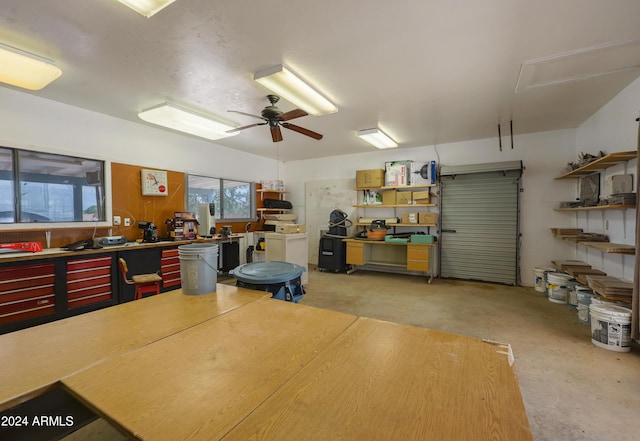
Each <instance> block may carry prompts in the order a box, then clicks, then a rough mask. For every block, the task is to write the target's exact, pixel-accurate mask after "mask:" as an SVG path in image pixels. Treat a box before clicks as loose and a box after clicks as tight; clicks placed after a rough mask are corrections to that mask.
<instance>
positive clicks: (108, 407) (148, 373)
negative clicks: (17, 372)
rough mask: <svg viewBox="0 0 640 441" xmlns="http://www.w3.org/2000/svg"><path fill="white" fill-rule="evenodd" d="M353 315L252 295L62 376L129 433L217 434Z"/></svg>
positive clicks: (82, 398) (240, 417)
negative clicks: (167, 334) (172, 332)
mask: <svg viewBox="0 0 640 441" xmlns="http://www.w3.org/2000/svg"><path fill="white" fill-rule="evenodd" d="M356 319H357V317H356V316H353V315H349V314H343V313H338V312H333V311H328V310H323V309H318V308H311V307H307V306H304V305H298V304H294V303H291V302H284V301H279V300H274V299H260V300H258V301H255V302H252V303H250V304H247V305H245V306H243V307H241V308H238V309H236V310H234V311H231V312H229V313H228V314H224V315H221V316H219V317H216V318H215V319H212V320H209V321H207V322H204V323H202V324H200V325H197V326H194V327H192V328H190V329H187V330H185V331H183V332H180V333H178V334H175V335H173V336H171V337H168V338H166V339H163V340H159V341H157V342H155V343H153V344H151V345H148V346H145V347H142V348H139V349H137V350H135V351H130V352H127V353H124V354H121V355H119V356H116V357H113V358H112V359H110V360H106V361H105V362H103V363H100V364H97V365H95V366H93V367H91V368H90V369H87V370H85V371H82V372H78V373H76V374H74V375H72V376H70V377H67V378H65V379H64V380H63V381H62V384H63V386H64V387H65V388H66V389H67V390H68V391H69V392H70V393H71V394H73V395H74V396H76V398H78V399H80V401H82V402H84V403H85V404H87V405H88V406H89V407H91V408H92V409H94V410H96V411H97V412H98V413H99V414H100V415H101V416H102V417H103V418H105V419H107V420H108V421H110V422H111V423H112V424H114V425H115V426H116V427H119V428H120V430H121V431H123V432H124V433H126V434H127V435H128V436H130V437H133V438H139V439H146V440H157V439H175V440H178V439H179V440H207V441H210V440H217V439H220V438H222V437H223V436H224V435H225V434H226V433H228V432H229V431H230V430H232V429H233V427H235V426H236V425H237V424H238V423H239V422H240V421H242V420H243V419H244V418H246V416H247V415H248V414H250V413H251V412H252V411H253V410H254V409H255V408H256V407H257V406H258V405H260V404H261V403H263V402H264V401H265V400H267V399H268V398H269V397H270V396H271V395H272V394H273V393H274V392H276V391H277V390H278V389H279V388H280V387H282V385H283V384H285V383H287V381H288V380H289V379H290V378H291V377H292V376H294V375H295V374H296V373H297V372H298V371H299V370H300V369H301V368H303V367H304V366H305V365H307V364H308V363H309V362H310V361H311V360H312V359H313V358H314V357H316V356H318V354H319V353H321V352H322V350H323V349H324V348H326V347H327V346H328V345H329V344H330V343H331V342H333V341H334V340H335V339H336V338H337V336H338V335H340V334H341V333H342V332H344V331H345V329H347V328H348V327H349V326H350V325H351V324H352V323H353V322H354V321H355V320H356ZM287 439H291V438H287Z"/></svg>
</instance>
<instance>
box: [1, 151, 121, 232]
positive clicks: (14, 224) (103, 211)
mask: <svg viewBox="0 0 640 441" xmlns="http://www.w3.org/2000/svg"><path fill="white" fill-rule="evenodd" d="M0 149H2V150H3V151H5V152H8V155H9V158H8V161H7V163H9V161H10V170H4V173H6V174H7V176H8V177H9V179H5V181H8V182H10V186H11V187H12V188H11V189H10V192H11V193H10V195H9V196H8V197H7V199H6V200H5V201H4V202H9V204H10V206H11V209H12V216H13V219H12V220H11V221H6V222H0V230H21V229H49V228H68V227H71V228H83V227H96V226H110V225H111V224H110V222H108V220H109V219H110V217H111V207H110V204H109V203H108V200H109V198H110V191H109V186H108V170H109V167H108V163H107V161H105V160H102V159H96V158H88V157H83V156H76V155H68V154H60V153H56V152H51V151H40V150H29V149H22V148H16V147H9V146H6V145H0ZM37 155H42V160H43V161H45V163H46V162H47V161H50V162H51V163H54V161H53V160H55V159H59V160H60V161H68V162H73V161H77V162H78V163H81V161H91V162H92V163H96V166H97V167H98V169H99V170H98V172H99V174H98V175H95V176H93V177H99V181H98V185H95V183H93V184H92V183H90V182H86V183H82V182H79V181H81V180H82V179H88V178H89V176H88V173H87V172H86V171H84V173H85V177H84V178H82V177H80V176H76V177H74V176H73V175H69V176H68V177H67V178H69V179H68V181H69V182H65V176H63V175H60V174H56V173H55V172H54V173H38V172H37V171H36V172H34V171H30V169H29V168H28V167H27V166H21V164H20V162H21V159H22V161H24V162H28V161H29V160H33V158H36V157H37ZM21 156H22V158H21ZM82 170H83V169H82V168H81V167H78V171H77V172H76V173H82ZM92 173H94V172H92ZM26 176H31V178H32V179H28V180H26V182H33V183H41V184H62V185H71V187H72V188H71V191H72V192H73V197H72V201H73V203H72V207H71V208H72V212H70V213H69V214H70V215H71V217H72V218H73V219H77V218H82V216H83V215H84V211H85V208H84V207H83V206H82V205H83V195H84V192H85V190H86V189H85V187H87V186H92V187H96V196H95V202H96V212H97V214H98V217H99V218H98V219H97V220H96V219H90V220H73V219H72V220H58V221H56V220H50V219H47V220H34V219H37V217H40V216H43V215H42V214H39V213H35V214H36V215H37V216H34V219H32V220H25V219H28V218H29V216H28V215H26V216H25V213H26V212H25V211H24V206H23V203H22V202H23V200H24V197H23V195H22V194H21V193H22V190H21V188H22V185H21V183H23V182H24V181H25V177H26ZM47 177H52V179H47ZM9 199H11V201H9ZM78 204H80V205H79V206H78ZM5 205H7V204H5Z"/></svg>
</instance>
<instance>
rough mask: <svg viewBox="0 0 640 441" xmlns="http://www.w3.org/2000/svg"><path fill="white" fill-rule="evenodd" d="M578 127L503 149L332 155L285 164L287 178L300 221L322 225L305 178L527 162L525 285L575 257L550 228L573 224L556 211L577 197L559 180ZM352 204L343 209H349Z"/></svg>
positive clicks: (494, 142)
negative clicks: (538, 269)
mask: <svg viewBox="0 0 640 441" xmlns="http://www.w3.org/2000/svg"><path fill="white" fill-rule="evenodd" d="M574 153H575V131H574V130H562V131H554V132H546V133H536V134H530V135H520V136H515V139H514V148H513V150H512V149H511V143H510V141H509V140H508V139H507V137H505V139H503V147H502V151H500V150H499V145H498V139H497V138H493V139H482V140H476V141H469V142H459V143H451V144H444V145H438V146H426V147H416V148H411V149H401V150H375V149H372V151H371V152H370V153H364V154H357V155H345V156H336V157H331V158H322V159H313V160H305V161H293V162H287V163H286V164H284V179H285V184H286V186H287V189H288V190H289V191H291V198H290V199H291V201H292V203H293V205H294V207H295V208H296V212H297V213H298V214H299V216H300V218H299V220H300V222H301V223H302V222H307V223H311V224H322V222H323V221H324V222H325V223H326V222H327V221H328V219H329V213H326V215H325V218H324V219H308V220H306V219H305V218H304V217H303V215H302V213H304V212H305V210H304V208H305V192H304V188H305V185H304V184H305V182H307V181H318V180H327V181H329V180H335V179H354V184H353V185H354V187H355V170H363V169H373V168H384V162H385V161H392V160H404V159H413V160H415V161H423V160H432V159H434V160H436V161H437V162H438V164H439V165H462V164H479V163H487V162H502V161H514V160H521V161H523V163H524V166H525V171H524V174H523V189H524V191H523V193H522V199H521V203H522V207H521V208H522V210H521V213H522V221H521V225H522V253H521V258H522V260H521V275H522V282H523V284H524V285H528V286H533V284H534V274H533V267H535V266H548V265H549V264H550V261H551V260H553V259H567V258H570V257H572V253H573V250H572V249H571V248H570V247H567V246H566V245H565V244H564V243H563V242H560V241H558V240H556V239H553V237H552V235H551V232H550V230H549V228H551V227H562V226H567V224H568V223H570V222H571V220H570V219H567V217H566V216H565V213H560V212H556V211H553V208H554V207H557V206H558V204H559V202H560V201H565V200H573V199H574V197H575V194H574V188H575V186H574V183H573V182H567V181H554V179H553V178H554V177H556V176H558V175H560V174H562V172H563V169H564V167H565V165H566V164H567V163H568V162H569V161H572V160H573V159H574ZM348 208H350V207H344V208H343V210H344V211H347V212H349V211H350V210H348Z"/></svg>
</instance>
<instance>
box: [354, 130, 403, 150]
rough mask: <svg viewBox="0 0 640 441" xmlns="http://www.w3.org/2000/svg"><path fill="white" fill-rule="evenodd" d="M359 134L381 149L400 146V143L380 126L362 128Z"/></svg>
mask: <svg viewBox="0 0 640 441" xmlns="http://www.w3.org/2000/svg"><path fill="white" fill-rule="evenodd" d="M358 136H359V137H360V138H362V139H363V140H365V141H367V142H368V143H369V144H371V145H373V146H375V147H377V148H379V149H391V148H394V147H398V144H397V143H396V142H395V141H394V140H393V139H391V138H389V136H388V135H387V134H385V133H384V132H383V131H382V130H380V129H378V128H376V129H364V130H360V131H358Z"/></svg>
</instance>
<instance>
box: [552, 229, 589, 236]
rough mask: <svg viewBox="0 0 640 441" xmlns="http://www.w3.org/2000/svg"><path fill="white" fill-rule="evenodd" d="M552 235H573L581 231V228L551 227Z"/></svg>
mask: <svg viewBox="0 0 640 441" xmlns="http://www.w3.org/2000/svg"><path fill="white" fill-rule="evenodd" d="M551 232H552V233H553V235H554V236H575V235H576V234H580V233H582V228H552V229H551Z"/></svg>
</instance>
